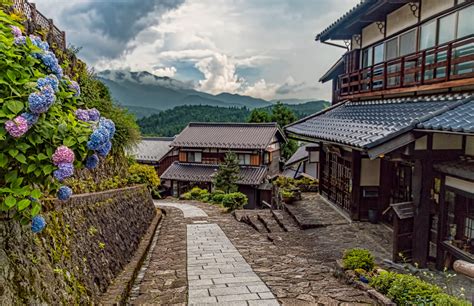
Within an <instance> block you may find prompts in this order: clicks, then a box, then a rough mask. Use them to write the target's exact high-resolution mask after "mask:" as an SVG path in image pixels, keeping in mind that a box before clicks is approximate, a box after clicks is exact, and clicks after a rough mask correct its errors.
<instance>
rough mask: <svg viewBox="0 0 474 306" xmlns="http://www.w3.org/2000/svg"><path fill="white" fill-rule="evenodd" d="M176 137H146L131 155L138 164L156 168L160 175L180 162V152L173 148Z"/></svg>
mask: <svg viewBox="0 0 474 306" xmlns="http://www.w3.org/2000/svg"><path fill="white" fill-rule="evenodd" d="M173 140H174V137H144V138H142V140H141V141H140V143H138V145H137V146H136V147H135V148H133V149H132V150H131V151H130V152H129V153H130V154H131V155H133V156H134V157H135V159H136V160H137V162H138V163H140V164H147V165H151V166H154V167H155V169H156V171H157V173H158V175H161V174H163V172H165V170H166V169H168V167H169V166H170V165H171V164H172V163H173V162H175V161H177V160H178V151H176V150H174V149H173V148H172V147H171V143H172V142H173Z"/></svg>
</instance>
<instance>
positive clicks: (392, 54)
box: [385, 37, 398, 61]
mask: <svg viewBox="0 0 474 306" xmlns="http://www.w3.org/2000/svg"><path fill="white" fill-rule="evenodd" d="M397 57H398V37H395V38H392V39H390V40H387V41H386V42H385V59H386V60H387V61H388V60H391V59H394V58H397Z"/></svg>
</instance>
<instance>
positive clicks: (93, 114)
mask: <svg viewBox="0 0 474 306" xmlns="http://www.w3.org/2000/svg"><path fill="white" fill-rule="evenodd" d="M99 119H100V113H99V111H98V110H97V109H95V108H91V109H89V120H90V121H98V120H99Z"/></svg>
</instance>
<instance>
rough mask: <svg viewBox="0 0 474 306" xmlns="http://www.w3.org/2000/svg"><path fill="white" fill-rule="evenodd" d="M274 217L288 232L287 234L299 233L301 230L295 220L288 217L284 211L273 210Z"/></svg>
mask: <svg viewBox="0 0 474 306" xmlns="http://www.w3.org/2000/svg"><path fill="white" fill-rule="evenodd" d="M272 215H273V217H274V218H275V220H276V222H278V224H280V226H281V227H282V228H283V229H284V230H285V231H286V232H294V231H299V230H300V228H299V227H298V225H297V224H296V222H295V220H294V219H293V218H292V217H291V216H290V215H288V213H286V212H285V211H283V210H272Z"/></svg>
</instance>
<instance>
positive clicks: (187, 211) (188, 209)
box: [155, 202, 207, 218]
mask: <svg viewBox="0 0 474 306" xmlns="http://www.w3.org/2000/svg"><path fill="white" fill-rule="evenodd" d="M155 205H156V206H158V207H174V208H178V209H180V210H181V211H182V212H183V215H184V217H185V218H197V217H207V214H206V213H205V212H204V211H203V210H202V209H200V208H197V207H195V206H192V205H189V204H184V203H182V204H181V203H180V204H178V203H163V202H155Z"/></svg>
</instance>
